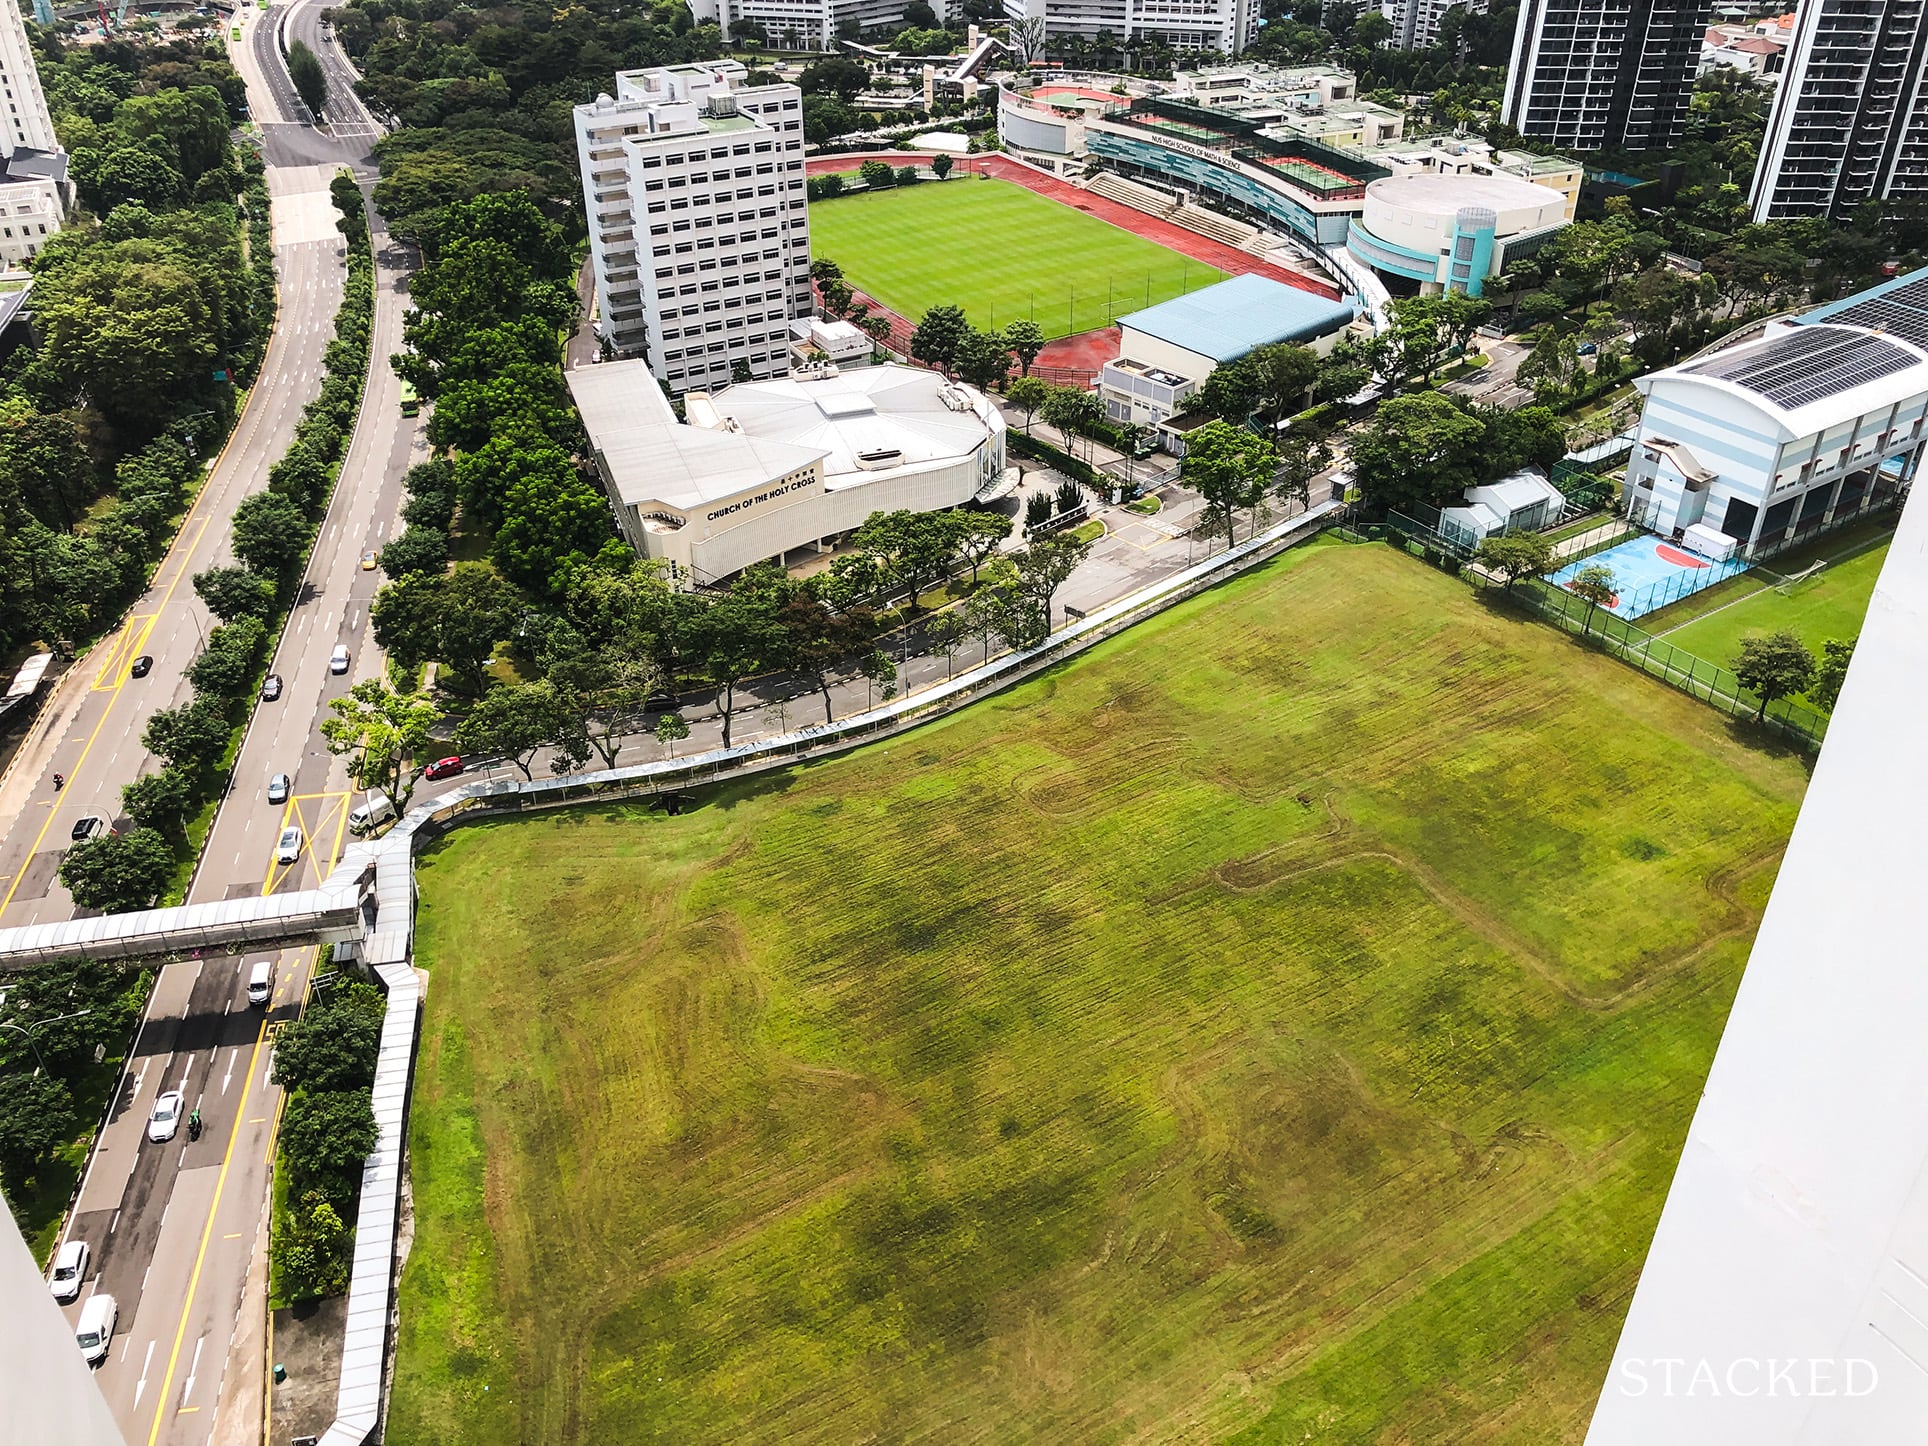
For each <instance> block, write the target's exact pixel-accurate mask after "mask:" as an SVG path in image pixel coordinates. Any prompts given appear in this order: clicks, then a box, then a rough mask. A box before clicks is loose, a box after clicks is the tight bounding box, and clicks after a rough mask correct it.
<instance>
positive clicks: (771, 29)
mask: <svg viewBox="0 0 1928 1446" xmlns="http://www.w3.org/2000/svg"><path fill="white" fill-rule="evenodd" d="M908 3H909V0H690V14H691V15H692V16H693V17H695V19H696V21H697V23H699V24H702V23H705V22H714V23H715V24H717V25H720V26H722V27H723V30H724V33H725V34H728V33H729V30H730V26H731V25H732V24H734V23H735V22H737V21H739V20H750V21H754V22H755V23H757V24H758V25H761V26H762V27H763V28H764V30H765V31H766V32H767V33H768V34H769V37H770V44H772V45H774V46H776V47H778V48H779V49H784V50H798V49H802V50H830V49H833V48H834V47H835V45H836V42H837V40H838V38H839V36H840V35H842V34H844V33H847V32H848V31H849V30H850V29H852V28H853V27H854V28H855V29H858V30H865V31H869V30H895V29H898V28H900V27H902V26H903V25H905V24H906V23H907V22H906V21H905V19H904V7H905V5H907V4H908ZM931 9H932V10H934V11H936V12H937V18H938V19H939V20H944V19H945V18H947V16H948V15H949V11H950V7H949V4H948V0H933V3H932V5H931Z"/></svg>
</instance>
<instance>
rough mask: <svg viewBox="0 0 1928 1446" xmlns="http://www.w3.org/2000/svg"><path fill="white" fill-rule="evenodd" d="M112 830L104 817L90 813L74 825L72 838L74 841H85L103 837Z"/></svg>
mask: <svg viewBox="0 0 1928 1446" xmlns="http://www.w3.org/2000/svg"><path fill="white" fill-rule="evenodd" d="M113 831H114V830H113V829H112V828H111V827H109V826H108V823H107V820H106V819H104V818H102V817H101V816H100V815H99V814H97V813H90V814H88V815H87V817H85V818H83V819H81V820H80V821H79V822H77V823H76V824H75V825H74V832H73V840H74V842H75V843H87V842H88V841H89V840H91V839H97V838H103V837H105V836H106V835H108V834H110V833H112V832H113Z"/></svg>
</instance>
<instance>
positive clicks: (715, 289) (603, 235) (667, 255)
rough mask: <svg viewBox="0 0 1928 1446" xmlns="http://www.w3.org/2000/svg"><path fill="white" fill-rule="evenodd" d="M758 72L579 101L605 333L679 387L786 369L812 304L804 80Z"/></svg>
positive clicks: (700, 72) (639, 80) (645, 77)
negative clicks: (761, 78) (782, 80)
mask: <svg viewBox="0 0 1928 1446" xmlns="http://www.w3.org/2000/svg"><path fill="white" fill-rule="evenodd" d="M0 3H4V0H0ZM746 74H747V72H746V71H745V69H744V68H743V66H741V65H740V64H738V63H737V62H735V61H733V60H722V61H704V62H701V63H697V64H691V65H675V66H668V67H664V68H661V69H655V70H634V71H625V72H623V73H622V74H619V75H618V76H617V77H616V94H615V95H614V96H613V97H612V96H609V95H599V96H597V97H596V99H595V100H593V101H591V102H590V103H589V104H588V105H579V106H577V107H576V110H575V120H576V151H577V155H578V158H579V160H580V162H581V165H582V189H583V203H584V205H585V207H586V208H587V210H588V213H589V251H590V256H591V259H592V264H593V267H594V271H595V277H596V298H597V303H598V310H599V312H600V315H601V320H602V328H603V337H604V339H605V340H606V341H607V342H608V343H609V344H610V346H611V347H613V348H614V349H615V350H616V351H617V352H619V353H623V354H627V355H638V356H646V357H648V359H649V365H650V370H651V371H653V372H654V373H655V374H656V376H657V378H658V379H659V380H661V381H662V382H664V383H665V384H666V385H668V387H669V389H670V390H671V391H673V392H685V391H690V390H693V389H697V388H711V387H719V386H723V385H725V384H726V383H728V382H729V381H731V380H732V378H733V377H737V376H741V375H742V374H743V373H744V372H745V371H747V372H748V374H749V375H750V376H752V377H769V376H781V375H783V374H784V373H785V372H786V371H787V370H788V369H789V343H790V320H791V318H792V317H806V316H809V315H810V314H811V310H812V303H811V294H810V228H809V221H808V219H807V217H806V214H805V209H804V185H803V180H804V177H803V105H802V102H803V94H802V92H801V91H799V90H798V89H797V87H796V86H794V85H760V86H749V87H746V86H745V85H744V84H743V81H744V77H745V76H746Z"/></svg>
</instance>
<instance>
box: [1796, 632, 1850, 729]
mask: <svg viewBox="0 0 1928 1446" xmlns="http://www.w3.org/2000/svg"><path fill="white" fill-rule="evenodd" d="M1859 641H1860V639H1859V638H1849V639H1848V640H1847V641H1846V642H1843V641H1842V640H1841V639H1840V638H1829V639H1828V640H1827V641H1826V642H1825V643H1823V644H1821V661H1820V663H1819V664H1818V665H1817V666H1816V667H1815V669H1814V682H1813V683H1812V684H1811V685H1809V687H1808V688H1807V690H1806V691H1807V695H1808V701H1809V702H1811V703H1812V704H1814V706H1815V707H1817V708H1819V709H1821V710H1823V711H1824V712H1828V713H1832V712H1833V711H1834V705H1835V704H1836V703H1838V702H1840V701H1841V685H1842V684H1843V683H1845V682H1847V680H1848V664H1849V663H1851V662H1852V661H1854V645H1855V644H1856V643H1857V642H1859Z"/></svg>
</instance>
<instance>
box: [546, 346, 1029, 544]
mask: <svg viewBox="0 0 1928 1446" xmlns="http://www.w3.org/2000/svg"><path fill="white" fill-rule="evenodd" d="M568 380H569V390H570V392H571V393H572V394H573V395H574V396H575V399H576V407H577V409H578V410H579V411H580V412H581V413H582V421H583V426H584V428H585V429H586V430H587V431H588V433H589V441H590V445H591V446H592V447H593V448H594V449H595V452H596V454H597V457H598V459H599V460H600V461H601V463H602V466H603V469H604V472H605V474H606V475H607V476H608V478H609V479H610V482H611V485H612V486H613V487H614V488H615V489H616V493H617V495H618V496H619V497H620V498H621V499H622V500H623V501H624V502H625V503H628V504H630V505H632V506H635V505H644V504H648V503H652V502H655V503H661V504H663V505H665V506H668V507H673V508H676V509H678V510H679V511H689V510H692V509H695V508H697V507H701V506H703V505H704V504H706V503H710V502H715V501H718V500H719V499H721V498H725V497H733V496H735V495H736V494H738V493H740V492H743V491H744V490H746V489H748V488H751V487H755V486H758V485H760V484H761V483H765V482H770V481H774V480H776V479H777V478H780V477H783V476H786V475H788V474H789V473H792V472H795V471H798V470H799V469H801V468H804V467H808V466H810V465H811V464H812V463H816V462H821V464H822V470H823V475H824V485H825V487H826V488H827V489H832V490H834V489H835V488H836V487H837V486H838V485H839V483H840V482H841V483H843V484H845V485H852V484H855V483H857V482H859V481H862V482H869V481H873V480H876V479H877V478H878V477H879V476H880V475H881V474H883V473H887V472H901V471H905V470H914V469H916V468H919V467H925V466H931V465H936V464H942V463H948V462H952V461H955V460H956V459H957V458H959V457H962V456H968V455H969V454H970V453H971V452H972V451H974V450H975V449H976V448H977V446H978V444H979V443H981V442H982V441H983V440H984V438H985V437H986V436H987V435H989V433H990V432H991V430H992V429H993V428H994V427H997V426H1002V424H1003V423H1002V419H1001V418H1000V417H999V416H998V414H997V412H996V411H995V409H993V408H992V406H991V404H990V403H989V402H988V401H987V400H986V399H985V397H984V395H983V393H981V392H979V391H977V390H976V389H974V388H971V387H967V386H963V385H962V384H960V383H956V382H949V381H946V380H945V379H944V377H943V376H941V375H940V374H938V373H937V372H930V371H924V370H923V369H921V368H918V367H905V366H895V365H889V366H877V367H857V368H853V369H850V370H842V371H839V370H837V369H835V368H831V369H827V370H826V371H825V372H824V373H823V374H818V375H800V376H796V377H790V378H783V379H779V380H774V381H761V382H742V383H739V384H738V385H736V386H731V387H725V388H724V389H723V390H721V391H719V392H716V393H715V394H714V395H711V394H706V393H703V392H691V393H689V394H688V395H687V396H685V397H684V399H683V407H684V412H685V414H686V416H687V417H688V420H687V421H679V420H677V417H676V413H675V411H674V410H673V409H672V408H671V406H670V404H669V400H668V398H666V397H665V396H664V395H663V392H662V388H661V387H659V386H658V385H657V382H656V378H655V377H654V376H653V375H652V374H651V372H650V370H649V364H648V363H647V362H646V361H640V360H637V361H623V362H609V363H606V364H603V365H599V366H588V367H577V368H575V369H574V370H572V371H571V372H569V373H568Z"/></svg>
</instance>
